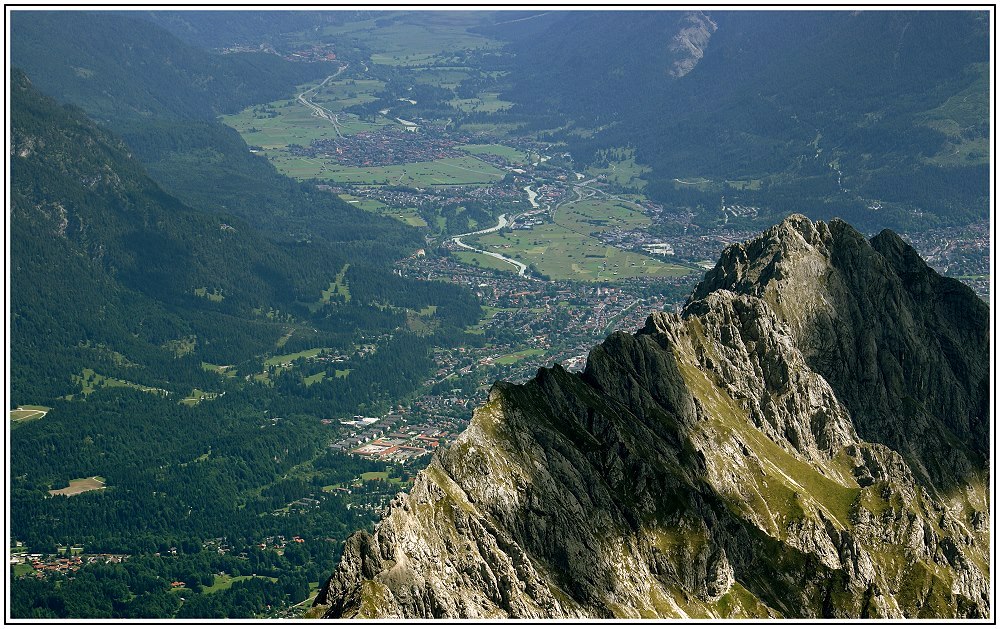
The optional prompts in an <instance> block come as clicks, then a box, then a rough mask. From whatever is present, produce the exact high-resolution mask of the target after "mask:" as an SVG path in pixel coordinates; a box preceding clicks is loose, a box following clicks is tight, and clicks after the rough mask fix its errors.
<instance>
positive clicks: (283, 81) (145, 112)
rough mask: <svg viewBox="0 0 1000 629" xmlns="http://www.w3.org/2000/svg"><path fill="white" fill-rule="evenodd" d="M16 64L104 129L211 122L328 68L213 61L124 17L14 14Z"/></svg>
mask: <svg viewBox="0 0 1000 629" xmlns="http://www.w3.org/2000/svg"><path fill="white" fill-rule="evenodd" d="M10 28H11V33H12V35H13V36H12V38H11V59H12V61H13V63H14V65H16V66H19V67H20V68H22V69H23V70H24V71H25V72H26V73H27V74H28V76H30V77H32V80H33V81H35V83H36V85H37V86H38V88H39V89H40V90H42V91H43V92H45V93H47V94H49V95H51V96H54V97H55V98H57V99H58V100H61V101H66V102H73V103H78V104H80V105H81V106H82V107H84V109H86V110H87V112H88V113H90V114H91V115H92V116H94V117H95V118H97V119H99V120H103V121H109V120H110V121H113V120H117V119H120V118H123V117H138V118H150V117H155V118H164V117H170V118H178V117H179V118H203V119H204V118H212V117H214V116H215V115H217V114H219V113H222V112H233V111H238V110H239V109H241V108H242V107H246V106H247V105H250V104H254V103H262V102H267V101H271V100H274V99H276V98H280V97H282V96H285V95H286V94H287V93H289V92H291V91H292V90H293V89H294V87H295V85H297V84H300V83H305V82H308V81H310V80H314V79H317V78H322V76H324V74H323V72H324V71H326V70H327V68H324V67H320V66H321V65H323V64H319V65H317V64H301V63H290V62H287V61H285V60H283V59H281V58H279V57H277V56H275V55H270V54H264V53H259V54H239V55H210V54H206V52H205V51H203V50H201V49H199V48H196V47H193V46H191V45H190V44H186V43H184V42H182V41H181V40H179V39H177V38H176V37H175V36H173V35H172V34H170V33H169V32H167V31H166V30H164V29H162V28H160V27H159V26H156V25H154V24H153V23H151V22H149V21H147V20H144V19H140V17H139V16H137V15H131V14H128V13H123V12H100V13H96V12H84V11H12V12H11V24H10Z"/></svg>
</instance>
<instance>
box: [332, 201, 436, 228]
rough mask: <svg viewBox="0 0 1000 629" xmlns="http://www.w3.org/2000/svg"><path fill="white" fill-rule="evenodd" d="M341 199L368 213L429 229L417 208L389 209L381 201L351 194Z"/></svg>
mask: <svg viewBox="0 0 1000 629" xmlns="http://www.w3.org/2000/svg"><path fill="white" fill-rule="evenodd" d="M340 198H341V199H343V200H344V201H347V202H348V203H350V204H351V205H354V206H356V207H358V208H360V209H362V210H364V211H366V212H373V213H375V214H383V215H385V216H391V217H392V218H394V219H396V220H397V221H400V222H402V223H406V224H407V225H412V226H414V227H427V221H425V220H424V219H423V218H421V216H420V214H419V213H418V212H417V210H416V208H395V207H389V206H388V205H386V204H384V203H382V202H381V201H377V200H375V199H367V198H364V197H356V196H354V195H351V194H341V195H340Z"/></svg>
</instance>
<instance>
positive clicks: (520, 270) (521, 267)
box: [451, 214, 528, 277]
mask: <svg viewBox="0 0 1000 629" xmlns="http://www.w3.org/2000/svg"><path fill="white" fill-rule="evenodd" d="M507 225H508V222H507V215H506V214H501V215H500V217H499V218H498V219H497V224H496V225H495V226H493V227H487V228H486V229H480V230H479V231H474V232H469V233H467V234H459V235H458V236H455V237H453V238H452V239H451V241H452V242H453V243H455V244H456V245H458V246H459V247H461V248H462V249H468V250H469V251H475V252H476V253H481V254H483V255H487V256H490V257H491V258H496V259H497V260H502V261H504V262H506V263H507V264H513V265H514V266H516V267H517V274H518V275H520V276H521V277H524V272H525V271H527V270H528V267H527V265H525V264H523V263H521V262H518V261H517V260H513V259H511V258H508V257H506V256H502V255H500V254H499V253H494V252H492V251H483V250H482V249H476V248H475V247H472V246H470V245H467V244H465V243H464V242H462V238H465V237H466V236H480V235H482V234H490V233H493V232H496V231H500V230H501V229H503V228H504V227H506V226H507Z"/></svg>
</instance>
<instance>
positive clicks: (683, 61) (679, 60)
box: [667, 11, 718, 78]
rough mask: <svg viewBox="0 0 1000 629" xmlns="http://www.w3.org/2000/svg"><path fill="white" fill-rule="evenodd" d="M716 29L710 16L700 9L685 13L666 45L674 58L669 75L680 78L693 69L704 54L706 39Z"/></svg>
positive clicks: (709, 37) (706, 45)
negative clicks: (678, 27) (677, 28)
mask: <svg viewBox="0 0 1000 629" xmlns="http://www.w3.org/2000/svg"><path fill="white" fill-rule="evenodd" d="M717 29H718V26H716V24H715V22H713V21H712V18H710V17H708V16H707V15H705V14H704V13H702V12H701V11H692V12H690V13H687V14H686V15H685V16H684V17H683V18H682V19H681V22H680V30H678V31H677V34H675V35H674V36H673V37H672V38H671V40H670V44H669V45H668V47H667V48H668V50H669V51H670V54H671V55H672V56H673V58H674V61H673V64H671V67H670V70H669V74H670V76H672V77H674V78H680V77H682V76H684V75H685V74H687V73H688V72H690V71H691V70H694V67H695V66H696V65H698V62H699V61H701V58H702V57H704V56H705V48H707V47H708V40H710V39H711V38H712V34H713V33H715V31H716V30H717Z"/></svg>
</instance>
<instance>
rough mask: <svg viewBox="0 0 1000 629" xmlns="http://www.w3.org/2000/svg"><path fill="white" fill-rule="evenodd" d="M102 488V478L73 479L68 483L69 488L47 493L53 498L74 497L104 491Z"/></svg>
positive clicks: (52, 490) (51, 490)
mask: <svg viewBox="0 0 1000 629" xmlns="http://www.w3.org/2000/svg"><path fill="white" fill-rule="evenodd" d="M104 487H105V485H104V479H103V478H102V477H100V476H91V477H90V478H74V479H73V480H71V481H70V482H69V487H64V488H62V489H50V490H49V493H50V494H51V495H53V496H76V495H77V494H82V493H84V492H88V491H95V490H97V489H104Z"/></svg>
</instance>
